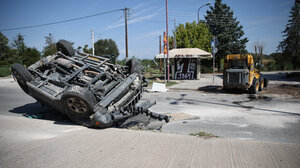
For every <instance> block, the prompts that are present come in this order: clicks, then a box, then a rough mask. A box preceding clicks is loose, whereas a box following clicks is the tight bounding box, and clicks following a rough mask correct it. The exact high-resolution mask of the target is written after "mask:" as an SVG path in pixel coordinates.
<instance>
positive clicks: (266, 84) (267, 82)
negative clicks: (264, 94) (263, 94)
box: [264, 78, 269, 87]
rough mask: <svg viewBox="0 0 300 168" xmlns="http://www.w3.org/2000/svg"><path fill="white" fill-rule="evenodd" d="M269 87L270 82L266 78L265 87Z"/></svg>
mask: <svg viewBox="0 0 300 168" xmlns="http://www.w3.org/2000/svg"><path fill="white" fill-rule="evenodd" d="M268 85H269V80H268V79H266V78H264V87H268Z"/></svg>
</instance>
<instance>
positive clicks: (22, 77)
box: [11, 64, 32, 94]
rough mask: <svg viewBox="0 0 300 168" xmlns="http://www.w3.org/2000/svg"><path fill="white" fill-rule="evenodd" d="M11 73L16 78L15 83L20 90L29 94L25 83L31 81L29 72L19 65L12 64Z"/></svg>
mask: <svg viewBox="0 0 300 168" xmlns="http://www.w3.org/2000/svg"><path fill="white" fill-rule="evenodd" d="M11 72H12V73H13V75H14V76H15V77H16V78H17V82H18V84H19V85H20V87H21V88H22V90H23V91H24V92H25V93H27V94H29V89H28V86H27V84H26V83H27V82H30V81H32V77H31V74H30V73H29V71H28V70H27V69H26V68H25V67H24V66H23V65H21V64H14V65H13V66H11Z"/></svg>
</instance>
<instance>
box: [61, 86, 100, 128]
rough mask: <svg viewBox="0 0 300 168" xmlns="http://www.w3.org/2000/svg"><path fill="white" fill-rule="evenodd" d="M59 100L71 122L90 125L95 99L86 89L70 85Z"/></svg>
mask: <svg viewBox="0 0 300 168" xmlns="http://www.w3.org/2000/svg"><path fill="white" fill-rule="evenodd" d="M61 100H62V103H63V105H64V107H65V112H66V114H67V115H68V117H69V118H70V119H71V120H72V121H73V122H75V123H77V124H79V125H83V126H86V127H90V126H92V123H91V115H92V114H94V106H95V105H96V104H97V100H96V98H95V96H94V95H93V94H92V93H91V92H90V91H89V90H88V89H86V88H82V87H80V86H72V87H71V88H70V89H69V90H67V91H66V92H65V93H64V94H63V95H62V98H61Z"/></svg>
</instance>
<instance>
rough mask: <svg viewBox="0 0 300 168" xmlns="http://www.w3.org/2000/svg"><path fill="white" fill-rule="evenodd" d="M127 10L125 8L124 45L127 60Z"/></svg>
mask: <svg viewBox="0 0 300 168" xmlns="http://www.w3.org/2000/svg"><path fill="white" fill-rule="evenodd" d="M127 10H128V8H127V7H125V45H126V58H128V38H127V16H128V14H127Z"/></svg>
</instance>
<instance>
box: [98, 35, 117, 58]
mask: <svg viewBox="0 0 300 168" xmlns="http://www.w3.org/2000/svg"><path fill="white" fill-rule="evenodd" d="M94 46H95V55H110V56H115V58H117V57H118V56H119V49H118V46H117V44H116V42H115V41H113V40H112V39H100V40H98V41H97V42H96V43H95V44H94Z"/></svg>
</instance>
